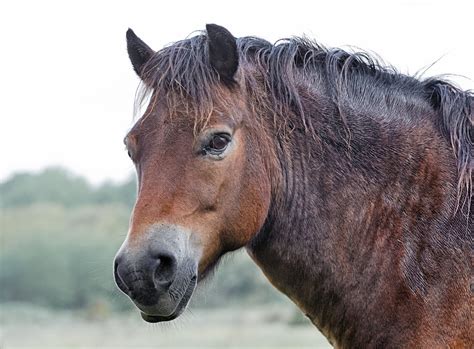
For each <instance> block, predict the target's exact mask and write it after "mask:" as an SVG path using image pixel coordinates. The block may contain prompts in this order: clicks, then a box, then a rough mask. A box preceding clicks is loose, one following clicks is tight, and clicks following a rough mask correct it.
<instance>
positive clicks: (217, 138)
mask: <svg viewBox="0 0 474 349" xmlns="http://www.w3.org/2000/svg"><path fill="white" fill-rule="evenodd" d="M229 143H230V135H228V134H225V133H219V134H215V135H213V136H212V138H211V139H210V141H209V143H208V145H207V146H206V150H208V151H209V152H210V153H214V154H220V153H222V152H223V151H224V150H225V149H226V148H227V145H228V144H229Z"/></svg>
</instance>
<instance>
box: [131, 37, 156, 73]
mask: <svg viewBox="0 0 474 349" xmlns="http://www.w3.org/2000/svg"><path fill="white" fill-rule="evenodd" d="M127 50H128V56H129V57H130V61H131V62H132V65H133V70H135V72H136V73H137V74H138V76H139V77H142V73H143V72H142V69H143V66H144V65H145V63H146V62H147V61H148V60H149V59H150V57H151V56H152V55H153V54H154V53H155V51H153V50H152V49H151V48H150V47H149V46H148V45H147V44H145V43H144V42H143V41H142V40H141V39H140V38H139V37H138V36H137V35H136V34H135V33H134V32H133V30H132V29H130V28H129V29H128V30H127Z"/></svg>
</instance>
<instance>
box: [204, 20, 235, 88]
mask: <svg viewBox="0 0 474 349" xmlns="http://www.w3.org/2000/svg"><path fill="white" fill-rule="evenodd" d="M206 31H207V37H208V46H209V62H210V63H211V66H212V67H213V68H214V69H215V70H216V71H217V73H218V74H219V77H220V78H221V80H222V81H223V82H224V83H233V82H234V75H235V72H236V71H237V67H238V65H239V54H238V52H237V43H236V40H235V38H234V36H233V35H232V34H231V33H230V32H229V31H228V30H227V29H226V28H224V27H221V26H219V25H216V24H207V25H206Z"/></svg>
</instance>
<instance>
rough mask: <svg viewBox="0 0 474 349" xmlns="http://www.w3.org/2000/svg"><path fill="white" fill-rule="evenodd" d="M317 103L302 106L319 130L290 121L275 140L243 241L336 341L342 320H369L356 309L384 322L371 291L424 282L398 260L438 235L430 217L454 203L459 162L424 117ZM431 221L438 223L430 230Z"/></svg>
mask: <svg viewBox="0 0 474 349" xmlns="http://www.w3.org/2000/svg"><path fill="white" fill-rule="evenodd" d="M318 110H321V109H319V108H318V107H317V106H316V107H315V108H314V109H309V110H308V112H310V113H312V115H311V116H312V120H313V121H314V124H313V129H314V130H316V133H317V135H316V137H313V136H311V135H308V133H307V132H305V131H303V130H302V129H300V128H298V127H296V128H295V129H294V131H293V132H292V133H291V135H290V137H289V139H288V140H285V141H279V142H278V144H277V145H276V148H277V149H278V151H277V154H278V157H279V158H280V165H281V168H280V171H281V176H280V178H281V181H280V183H278V184H277V186H278V189H277V190H276V193H275V197H274V199H273V202H272V206H271V209H270V212H269V215H268V218H267V221H266V223H265V225H264V227H263V228H262V230H261V231H260V232H259V233H258V234H257V235H256V237H255V238H254V239H253V240H252V241H251V243H250V244H249V245H248V247H247V249H248V251H249V254H250V255H251V256H252V258H253V259H254V260H255V261H256V263H257V264H258V265H259V266H260V267H261V269H262V270H263V272H264V273H265V274H266V276H267V277H268V278H269V280H270V281H271V282H272V283H273V284H274V286H276V287H277V288H278V289H280V290H281V291H282V292H283V293H285V294H286V295H287V296H289V297H290V298H291V299H292V300H293V301H294V302H295V303H296V304H297V305H298V306H299V307H300V308H301V309H302V310H303V311H304V312H305V313H306V314H307V315H308V317H310V319H311V320H312V321H313V322H314V324H315V325H316V326H317V327H319V328H320V330H322V332H323V333H325V334H326V336H327V337H328V338H333V339H334V340H335V341H340V340H341V336H343V335H342V333H344V331H346V332H345V333H346V334H345V335H347V333H348V332H347V326H349V325H348V324H350V326H351V331H352V332H351V333H352V334H353V335H354V336H355V333H357V332H358V331H359V332H361V331H363V330H362V329H356V328H355V327H356V326H358V325H357V324H360V325H361V326H363V324H364V323H365V321H364V319H363V318H358V317H359V316H371V317H372V318H373V317H377V318H378V317H380V321H381V323H384V321H382V319H383V317H384V314H383V309H374V308H371V305H370V304H368V303H367V302H368V301H367V299H370V300H372V301H374V300H375V299H379V297H382V295H381V294H380V292H385V293H386V294H385V296H386V297H388V298H389V297H392V296H395V294H398V295H400V292H407V293H410V292H413V291H414V292H417V291H419V292H424V291H425V290H424V289H423V287H424V286H423V285H418V284H417V283H416V282H415V283H413V284H412V285H410V280H406V277H405V276H404V275H402V274H401V273H400V271H399V270H396V267H397V266H399V265H401V264H403V263H407V262H406V260H404V258H405V257H404V256H403V255H402V253H401V250H402V249H403V248H406V245H405V243H407V241H415V240H416V241H419V242H420V244H422V243H428V244H429V241H427V239H437V238H438V237H439V235H438V234H437V233H436V229H438V230H439V231H441V230H443V229H442V228H441V227H440V226H436V224H440V223H439V222H441V221H448V220H449V216H450V215H451V213H452V209H453V207H454V205H455V199H454V196H455V185H454V183H455V180H456V171H455V164H454V160H453V159H452V156H451V154H450V149H449V146H448V145H447V144H446V142H445V141H443V140H442V138H441V137H438V136H436V135H435V136H433V134H434V133H435V131H434V129H433V127H432V126H430V125H426V124H423V123H421V124H420V125H415V126H416V127H414V126H413V125H409V127H408V126H407V128H406V129H403V128H402V127H401V126H400V127H399V126H393V127H392V126H390V125H388V124H387V123H385V124H383V123H381V122H379V121H377V119H376V118H367V117H366V118H363V117H356V116H354V115H348V118H347V119H346V121H347V125H344V123H343V122H336V121H334V120H335V118H338V116H335V115H334V114H333V115H329V114H322V113H321V112H319V111H318ZM325 110H326V111H327V110H334V108H326V109H325ZM420 119H422V118H421V117H420ZM345 126H347V130H348V132H350V134H348V133H346V132H345V131H344V130H345V128H344V127H345ZM347 136H349V137H347ZM348 138H350V140H348ZM428 143H429V144H428ZM285 154H286V155H285ZM443 164H446V165H443ZM410 215H412V217H410ZM415 220H416V221H415ZM430 220H431V221H432V222H433V224H429V223H428V222H430ZM421 222H423V223H421ZM428 226H429V227H428ZM427 230H435V231H432V232H430V234H431V235H430V237H427V236H426V235H425V234H424V232H426V231H427ZM408 232H411V233H408ZM408 234H411V235H408ZM412 248H416V245H412ZM412 252H413V253H415V252H414V251H412ZM407 283H408V284H407ZM389 284H390V285H393V289H388V288H387V287H388V286H387V285H389ZM375 285H384V286H383V288H382V289H376V288H374V286H375ZM397 288H398V289H397ZM379 304H380V303H379ZM372 331H373V328H372Z"/></svg>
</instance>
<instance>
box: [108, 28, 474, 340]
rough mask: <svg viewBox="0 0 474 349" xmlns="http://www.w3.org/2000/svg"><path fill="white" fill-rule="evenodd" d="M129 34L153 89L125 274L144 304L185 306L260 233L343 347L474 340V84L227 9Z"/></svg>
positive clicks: (155, 314)
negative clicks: (224, 261) (270, 28)
mask: <svg viewBox="0 0 474 349" xmlns="http://www.w3.org/2000/svg"><path fill="white" fill-rule="evenodd" d="M127 47H128V53H129V56H130V59H131V61H132V65H133V68H134V70H135V72H136V73H137V74H138V76H139V77H140V79H141V81H142V85H141V89H140V93H139V95H138V101H137V102H138V103H142V102H143V101H147V103H148V104H147V108H146V111H145V113H144V114H143V115H142V116H141V117H140V119H139V120H138V121H137V122H136V124H135V125H134V126H133V128H132V129H131V130H130V132H129V133H128V134H127V136H126V137H125V144H126V147H127V149H128V153H129V155H130V158H131V159H132V161H133V162H134V164H135V166H136V170H137V177H138V194H137V200H136V204H135V207H134V209H133V213H132V217H131V220H130V227H129V232H128V235H127V238H126V240H125V242H124V243H123V245H122V247H121V248H120V250H119V252H118V254H117V256H116V258H115V265H114V272H115V280H116V283H117V285H118V287H119V288H120V289H121V290H122V291H123V292H124V293H126V294H127V295H128V296H129V297H130V298H131V300H132V301H133V302H134V303H135V305H136V306H137V307H138V309H139V310H140V312H141V315H142V318H143V319H144V320H146V321H148V322H160V321H168V320H172V319H174V318H176V317H177V316H179V315H180V314H181V313H182V312H183V311H184V310H185V308H186V306H187V304H188V302H189V300H190V298H191V296H192V294H193V291H194V289H195V288H196V285H197V284H198V283H199V281H200V280H202V279H203V278H205V277H206V275H208V274H209V271H211V270H212V268H213V267H214V266H215V265H216V264H217V262H218V261H219V258H220V257H221V256H222V255H223V254H225V253H226V252H229V251H233V250H236V249H239V248H241V247H245V248H246V249H247V251H248V253H249V254H250V256H251V257H252V258H253V260H254V261H255V262H256V263H257V264H258V266H259V267H260V268H261V269H262V271H263V272H264V274H265V275H266V276H267V277H268V279H269V280H270V282H271V283H272V284H273V285H274V286H275V287H276V288H278V289H279V290H280V291H282V292H283V293H285V294H286V295H287V296H288V297H289V298H290V299H292V300H293V301H294V302H295V303H296V304H297V305H298V306H299V307H300V308H301V310H302V311H303V312H304V313H305V314H306V315H307V316H308V317H309V318H310V319H311V321H312V322H313V323H314V325H315V326H317V327H318V328H319V329H320V330H321V331H322V333H323V334H324V335H325V336H326V337H327V338H328V340H329V341H330V342H331V343H332V344H333V345H335V346H337V347H341V348H370V347H372V348H375V347H377V348H382V347H387V348H388V347H391V348H401V347H405V348H438V347H452V348H458V347H459V348H468V347H472V346H473V343H474V331H473V326H474V325H473V288H474V286H473V285H474V279H473V269H472V268H473V265H472V260H473V258H474V255H473V234H472V230H473V229H472V227H473V214H472V210H471V203H472V169H473V167H474V165H473V160H472V156H473V155H472V154H473V138H474V131H473V123H474V97H473V94H472V93H471V92H466V91H462V90H460V89H459V88H457V87H455V86H453V85H452V84H451V83H449V82H447V81H444V80H441V79H433V78H431V79H425V80H420V79H418V78H413V77H409V76H406V75H403V74H400V73H398V72H397V71H396V70H395V69H393V68H391V67H386V66H383V65H382V64H380V63H378V62H377V61H376V60H374V59H373V58H371V57H370V56H369V55H367V54H365V53H348V52H345V51H343V50H340V49H327V48H324V47H322V46H321V45H318V44H317V43H315V42H313V41H311V40H308V39H306V38H293V39H289V40H283V41H279V42H277V43H276V44H270V43H269V42H267V41H265V40H262V39H259V38H255V37H243V38H238V39H236V38H234V37H233V36H232V34H231V33H230V32H229V31H228V30H227V29H225V28H223V27H220V26H217V25H212V24H211V25H207V27H206V32H204V33H202V34H199V35H196V36H193V37H190V38H188V39H185V40H182V41H178V42H176V43H174V44H172V45H170V46H167V47H165V48H163V49H162V50H160V51H157V52H155V51H153V50H152V49H151V48H150V47H148V46H147V45H146V44H145V43H144V42H143V41H142V40H140V39H139V38H138V37H137V36H136V35H135V34H134V33H133V31H131V30H128V32H127Z"/></svg>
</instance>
